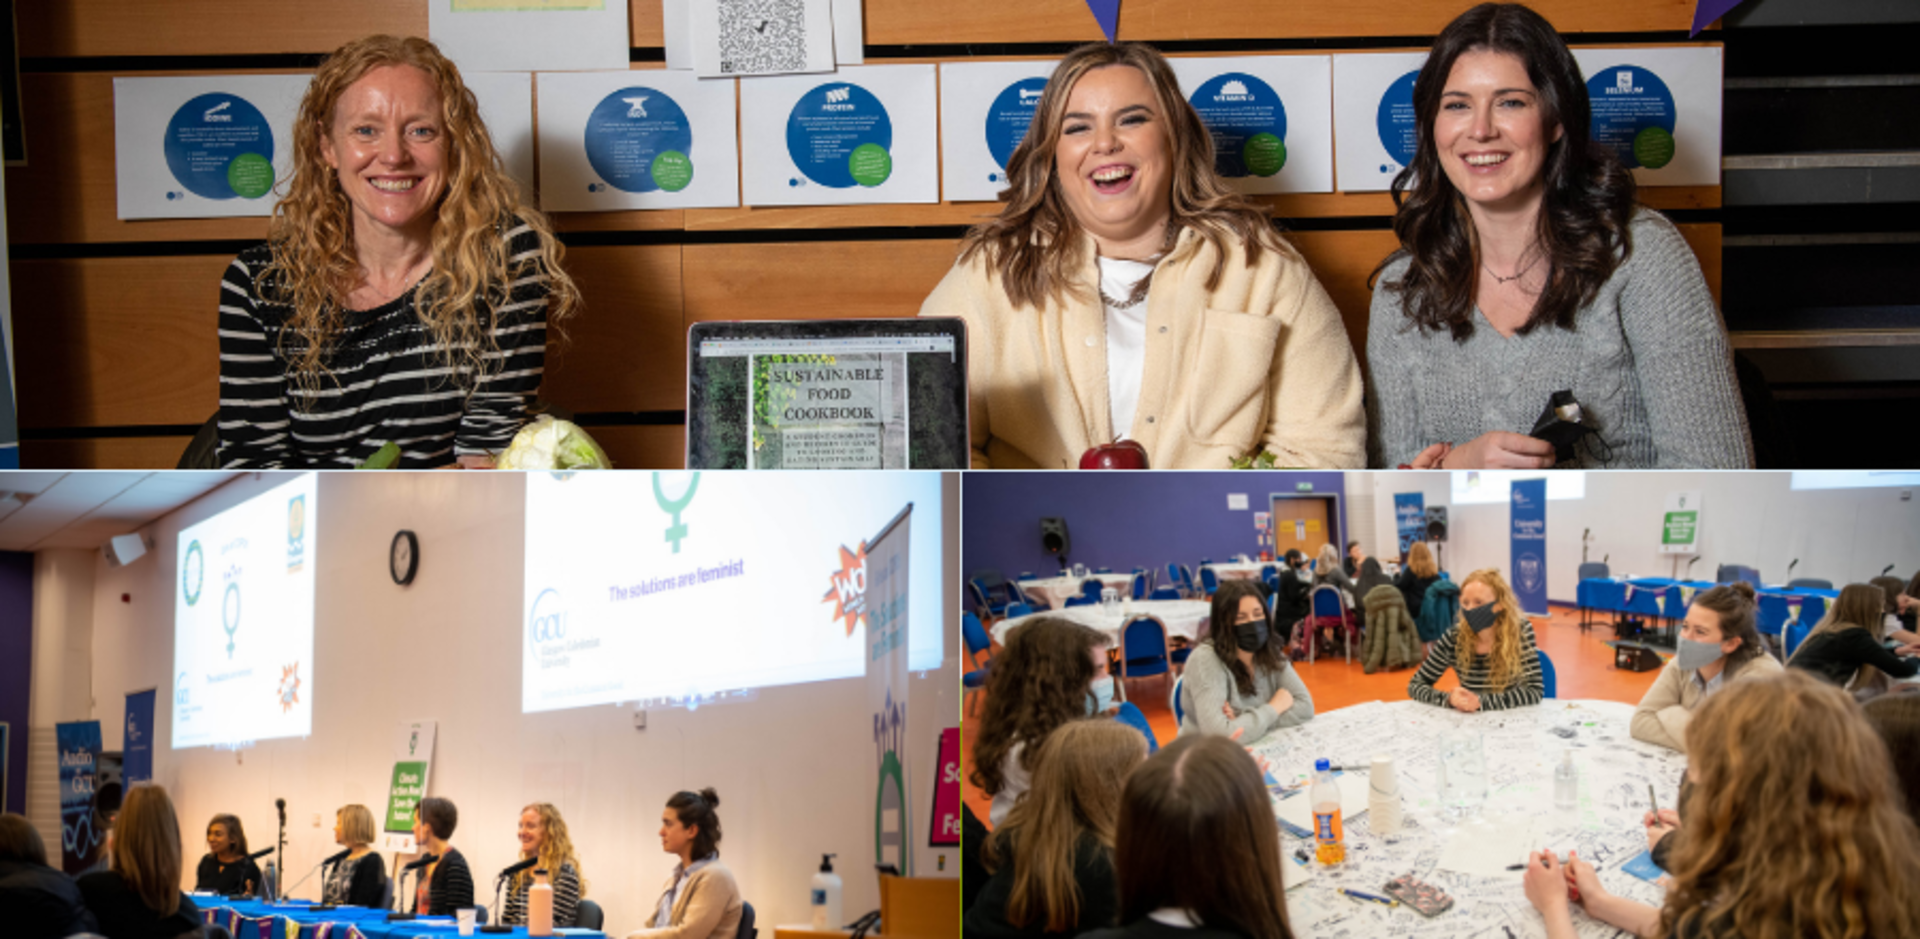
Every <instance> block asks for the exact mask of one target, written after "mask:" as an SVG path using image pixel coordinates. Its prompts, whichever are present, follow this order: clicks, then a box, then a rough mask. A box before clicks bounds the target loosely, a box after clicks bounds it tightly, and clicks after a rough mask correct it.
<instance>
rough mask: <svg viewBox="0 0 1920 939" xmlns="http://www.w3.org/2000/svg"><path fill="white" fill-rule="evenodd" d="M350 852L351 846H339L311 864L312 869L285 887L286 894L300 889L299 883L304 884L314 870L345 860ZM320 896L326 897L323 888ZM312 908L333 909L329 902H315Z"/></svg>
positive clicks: (289, 894) (290, 894)
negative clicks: (331, 852) (335, 850)
mask: <svg viewBox="0 0 1920 939" xmlns="http://www.w3.org/2000/svg"><path fill="white" fill-rule="evenodd" d="M352 853H353V849H352V848H341V849H340V850H339V851H337V852H335V853H334V854H333V855H332V856H330V857H328V858H327V859H326V860H324V861H321V862H320V863H318V864H315V865H314V866H313V870H310V871H307V873H306V875H305V876H303V877H301V878H300V879H299V880H296V881H294V883H293V886H291V887H288V888H287V895H288V896H292V895H293V892H294V891H295V890H298V889H300V885H301V884H304V883H306V882H307V878H308V877H312V876H313V875H314V874H315V873H316V872H318V871H320V870H323V869H325V868H327V867H330V866H332V865H334V864H338V863H340V862H341V861H344V860H346V859H347V855H349V854H352ZM320 896H321V898H322V899H325V898H326V891H325V890H324V889H323V890H321V892H320ZM313 908H314V909H316V910H320V911H321V912H325V911H327V910H331V909H333V908H334V905H333V904H331V903H317V904H314V906H313Z"/></svg>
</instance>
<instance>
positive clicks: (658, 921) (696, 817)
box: [627, 789, 743, 939]
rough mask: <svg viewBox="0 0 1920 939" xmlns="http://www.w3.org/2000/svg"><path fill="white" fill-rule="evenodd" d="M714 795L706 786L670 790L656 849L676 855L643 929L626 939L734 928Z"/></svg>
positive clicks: (724, 935) (693, 938)
mask: <svg viewBox="0 0 1920 939" xmlns="http://www.w3.org/2000/svg"><path fill="white" fill-rule="evenodd" d="M719 807H720V796H719V795H718V794H716V793H715V792H714V791H713V790H712V789H702V790H700V791H699V792H676V793H674V795H673V798H671V799H668V800H667V809H666V811H665V812H664V813H662V814H661V816H660V848H661V850H664V851H666V852H667V853H668V854H674V855H678V856H679V857H680V863H678V864H676V865H674V867H673V875H672V876H670V877H668V878H667V883H666V886H665V887H663V888H662V889H661V891H660V899H659V901H658V902H656V903H655V904H654V905H653V908H652V909H650V910H649V911H648V915H647V928H644V929H636V930H634V931H632V932H630V933H627V939H734V937H735V936H736V934H738V933H739V932H740V916H741V913H742V909H743V907H742V905H741V900H740V885H739V884H737V883H735V882H734V880H733V872H732V871H730V870H728V869H727V866H726V865H725V864H722V863H720V848H719V844H720V816H719V815H718V814H717V813H715V812H714V810H715V809H717V808H719Z"/></svg>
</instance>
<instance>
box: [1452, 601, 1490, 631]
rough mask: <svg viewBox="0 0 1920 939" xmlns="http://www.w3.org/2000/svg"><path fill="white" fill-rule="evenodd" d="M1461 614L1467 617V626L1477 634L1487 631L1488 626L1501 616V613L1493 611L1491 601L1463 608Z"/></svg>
mask: <svg viewBox="0 0 1920 939" xmlns="http://www.w3.org/2000/svg"><path fill="white" fill-rule="evenodd" d="M1461 615H1462V616H1465V617H1466V618H1467V627H1468V628H1470V629H1472V630H1473V631H1474V633H1476V634H1478V633H1483V632H1486V631H1487V628H1488V627H1490V626H1492V625H1493V623H1494V620H1496V619H1498V618H1499V614H1498V613H1495V612H1494V611H1493V604H1491V603H1488V604H1484V605H1481V606H1476V607H1474V608H1473V609H1470V610H1463V611H1461Z"/></svg>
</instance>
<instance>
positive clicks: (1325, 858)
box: [1307, 760, 1347, 864]
mask: <svg viewBox="0 0 1920 939" xmlns="http://www.w3.org/2000/svg"><path fill="white" fill-rule="evenodd" d="M1307 797H1308V798H1310V799H1312V800H1313V840H1314V842H1315V844H1316V849H1315V851H1314V856H1315V857H1316V858H1318V859H1319V861H1320V863H1322V864H1339V863H1340V862H1342V861H1345V860H1346V859H1347V843H1346V838H1345V835H1344V833H1343V832H1342V831H1341V828H1340V783H1339V781H1338V780H1336V779H1334V778H1333V770H1332V769H1331V768H1330V766H1329V764H1328V762H1327V761H1326V760H1316V761H1315V762H1314V764H1313V791H1311V792H1309V793H1307Z"/></svg>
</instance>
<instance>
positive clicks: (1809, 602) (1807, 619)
mask: <svg viewBox="0 0 1920 939" xmlns="http://www.w3.org/2000/svg"><path fill="white" fill-rule="evenodd" d="M1826 618H1827V598H1826V597H1802V598H1801V599H1800V615H1799V616H1796V617H1794V618H1793V619H1794V622H1797V623H1803V624H1805V625H1806V627H1807V628H1808V629H1812V628H1813V627H1815V626H1818V625H1820V621H1821V620H1823V619H1826Z"/></svg>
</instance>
